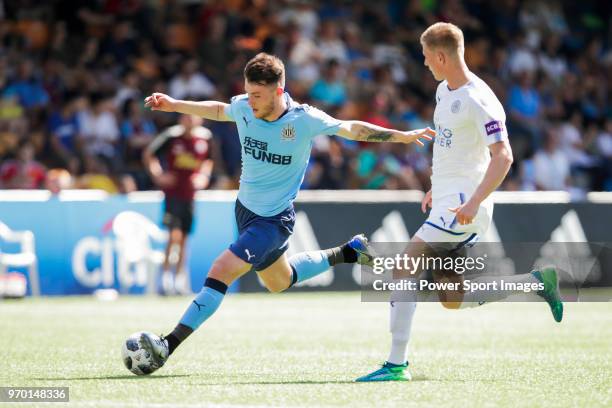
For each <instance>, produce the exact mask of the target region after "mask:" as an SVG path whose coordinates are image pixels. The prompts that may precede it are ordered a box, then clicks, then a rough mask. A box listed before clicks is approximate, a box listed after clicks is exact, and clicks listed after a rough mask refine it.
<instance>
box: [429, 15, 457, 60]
mask: <svg viewBox="0 0 612 408" xmlns="http://www.w3.org/2000/svg"><path fill="white" fill-rule="evenodd" d="M421 45H423V46H426V47H427V48H434V49H441V50H443V51H446V52H447V53H448V54H449V55H456V56H458V57H459V56H463V51H464V43H463V31H461V29H460V28H459V27H457V26H456V25H454V24H451V23H435V24H433V25H431V26H429V27H428V28H427V30H425V32H423V34H421Z"/></svg>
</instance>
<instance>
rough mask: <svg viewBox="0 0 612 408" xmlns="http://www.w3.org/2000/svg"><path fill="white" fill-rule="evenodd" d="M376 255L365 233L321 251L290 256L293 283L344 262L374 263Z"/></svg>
mask: <svg viewBox="0 0 612 408" xmlns="http://www.w3.org/2000/svg"><path fill="white" fill-rule="evenodd" d="M373 260H374V256H373V254H372V249H371V247H370V245H369V244H368V240H367V238H366V237H365V236H364V235H363V234H359V235H355V236H354V237H353V238H351V239H350V240H349V241H348V242H346V243H344V244H342V245H340V246H337V247H334V248H328V249H324V250H321V251H306V252H300V253H299V254H295V255H293V256H291V257H290V258H289V265H291V269H292V277H291V284H290V286H293V285H294V284H296V283H299V282H304V281H306V280H308V279H311V278H314V277H315V276H317V275H319V274H321V273H323V272H325V271H327V270H328V269H329V268H330V267H332V266H335V265H338V264H342V263H359V264H361V265H370V266H371V265H372V263H373Z"/></svg>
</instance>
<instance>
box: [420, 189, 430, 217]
mask: <svg viewBox="0 0 612 408" xmlns="http://www.w3.org/2000/svg"><path fill="white" fill-rule="evenodd" d="M427 207H429V208H431V190H429V191H428V192H426V193H425V197H423V199H422V200H421V211H423V213H426V212H427Z"/></svg>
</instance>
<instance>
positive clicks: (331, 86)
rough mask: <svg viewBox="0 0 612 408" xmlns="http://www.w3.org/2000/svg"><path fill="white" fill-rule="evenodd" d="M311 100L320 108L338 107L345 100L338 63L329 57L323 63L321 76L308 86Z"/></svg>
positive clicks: (344, 90) (344, 89)
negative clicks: (310, 86)
mask: <svg viewBox="0 0 612 408" xmlns="http://www.w3.org/2000/svg"><path fill="white" fill-rule="evenodd" d="M310 98H311V100H312V102H313V103H314V104H315V105H316V106H317V107H319V108H321V109H330V108H338V107H339V106H341V105H343V104H344V103H345V102H346V88H345V85H344V83H343V82H342V80H341V79H340V64H339V63H338V61H336V60H334V59H331V60H329V61H327V62H326V63H325V67H324V68H323V73H322V75H321V78H319V80H317V82H315V83H314V85H313V86H312V88H310Z"/></svg>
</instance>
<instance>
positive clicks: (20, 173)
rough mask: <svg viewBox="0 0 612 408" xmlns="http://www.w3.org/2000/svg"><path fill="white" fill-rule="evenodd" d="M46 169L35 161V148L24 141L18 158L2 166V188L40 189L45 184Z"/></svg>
mask: <svg viewBox="0 0 612 408" xmlns="http://www.w3.org/2000/svg"><path fill="white" fill-rule="evenodd" d="M45 176H46V169H45V167H44V166H43V165H42V164H40V163H39V162H37V161H36V160H35V159H34V146H33V145H32V144H31V143H30V142H29V141H28V140H23V141H22V142H21V143H20V144H19V147H18V149H17V157H16V158H15V159H13V160H7V161H6V162H4V163H3V164H2V165H1V166H0V187H1V188H5V189H38V188H42V187H43V184H44V182H45Z"/></svg>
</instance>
